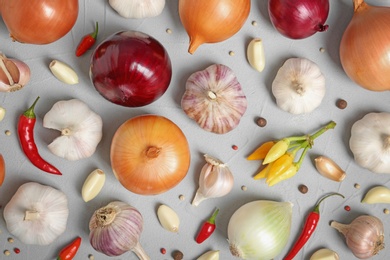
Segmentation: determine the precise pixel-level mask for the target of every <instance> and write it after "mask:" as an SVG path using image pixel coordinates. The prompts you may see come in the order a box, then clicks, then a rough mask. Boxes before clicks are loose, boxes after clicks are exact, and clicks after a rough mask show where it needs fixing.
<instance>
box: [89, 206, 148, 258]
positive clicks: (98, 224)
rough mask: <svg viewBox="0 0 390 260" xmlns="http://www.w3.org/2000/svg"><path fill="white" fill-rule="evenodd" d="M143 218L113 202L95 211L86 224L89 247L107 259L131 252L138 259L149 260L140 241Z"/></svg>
mask: <svg viewBox="0 0 390 260" xmlns="http://www.w3.org/2000/svg"><path fill="white" fill-rule="evenodd" d="M143 223H144V221H143V218H142V215H141V213H140V212H139V211H138V210H137V209H136V208H134V207H132V206H130V205H128V204H126V203H124V202H122V201H113V202H110V203H109V204H108V205H107V206H105V207H102V208H100V209H97V210H96V211H95V212H94V213H93V215H92V217H91V220H90V221H89V231H90V233H89V242H90V243H91V245H92V247H93V248H94V249H95V250H96V251H98V252H101V253H103V254H105V255H108V256H119V255H122V254H124V253H126V252H127V251H130V250H131V251H133V252H134V253H135V254H136V255H137V256H138V258H139V259H141V260H150V258H149V256H148V255H147V254H146V253H145V251H144V249H143V248H142V246H141V244H140V242H139V239H140V236H141V233H142V230H143Z"/></svg>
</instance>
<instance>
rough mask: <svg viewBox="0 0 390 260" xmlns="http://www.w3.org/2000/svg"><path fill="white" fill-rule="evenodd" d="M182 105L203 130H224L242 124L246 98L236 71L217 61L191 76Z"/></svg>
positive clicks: (226, 130) (229, 129)
mask: <svg viewBox="0 0 390 260" xmlns="http://www.w3.org/2000/svg"><path fill="white" fill-rule="evenodd" d="M181 107H182V109H183V110H184V112H185V113H186V114H187V116H188V117H189V118H191V119H193V120H195V121H196V122H197V123H198V125H199V126H200V127H201V128H203V129H204V130H206V131H209V132H213V133H217V134H224V133H227V132H229V131H231V130H233V129H234V128H235V127H236V126H237V125H238V124H239V122H240V119H241V117H242V116H243V114H244V113H245V111H246V108H247V99H246V96H245V94H244V92H243V91H242V88H241V85H240V83H239V82H238V80H237V78H236V76H235V75H234V72H233V71H232V70H231V69H230V68H229V67H227V66H225V65H221V64H214V65H211V66H209V67H208V68H206V69H205V70H202V71H198V72H195V73H193V74H192V75H191V76H190V77H189V78H188V80H187V83H186V91H185V92H184V95H183V97H182V100H181Z"/></svg>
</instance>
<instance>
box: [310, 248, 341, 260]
mask: <svg viewBox="0 0 390 260" xmlns="http://www.w3.org/2000/svg"><path fill="white" fill-rule="evenodd" d="M339 259H340V258H339V255H338V254H337V253H336V252H335V251H333V250H330V249H328V248H321V249H319V250H317V251H315V252H314V254H313V255H312V256H311V257H310V260H339Z"/></svg>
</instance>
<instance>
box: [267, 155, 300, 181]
mask: <svg viewBox="0 0 390 260" xmlns="http://www.w3.org/2000/svg"><path fill="white" fill-rule="evenodd" d="M293 160H294V156H293V155H292V154H290V153H285V154H283V155H282V156H281V157H280V158H279V159H277V160H276V161H274V162H273V165H272V166H271V168H270V169H269V172H268V175H267V180H268V179H270V180H272V179H273V178H276V177H277V176H280V175H282V174H283V173H284V172H285V171H286V170H287V169H288V168H290V166H291V165H292V163H293Z"/></svg>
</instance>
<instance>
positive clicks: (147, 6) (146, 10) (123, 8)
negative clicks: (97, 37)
mask: <svg viewBox="0 0 390 260" xmlns="http://www.w3.org/2000/svg"><path fill="white" fill-rule="evenodd" d="M108 3H109V4H110V6H111V7H112V9H114V10H115V11H117V12H118V14H119V15H120V16H122V17H125V18H135V19H141V18H148V17H154V16H158V15H160V14H161V12H162V11H163V9H164V6H165V0H109V1H108Z"/></svg>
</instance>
